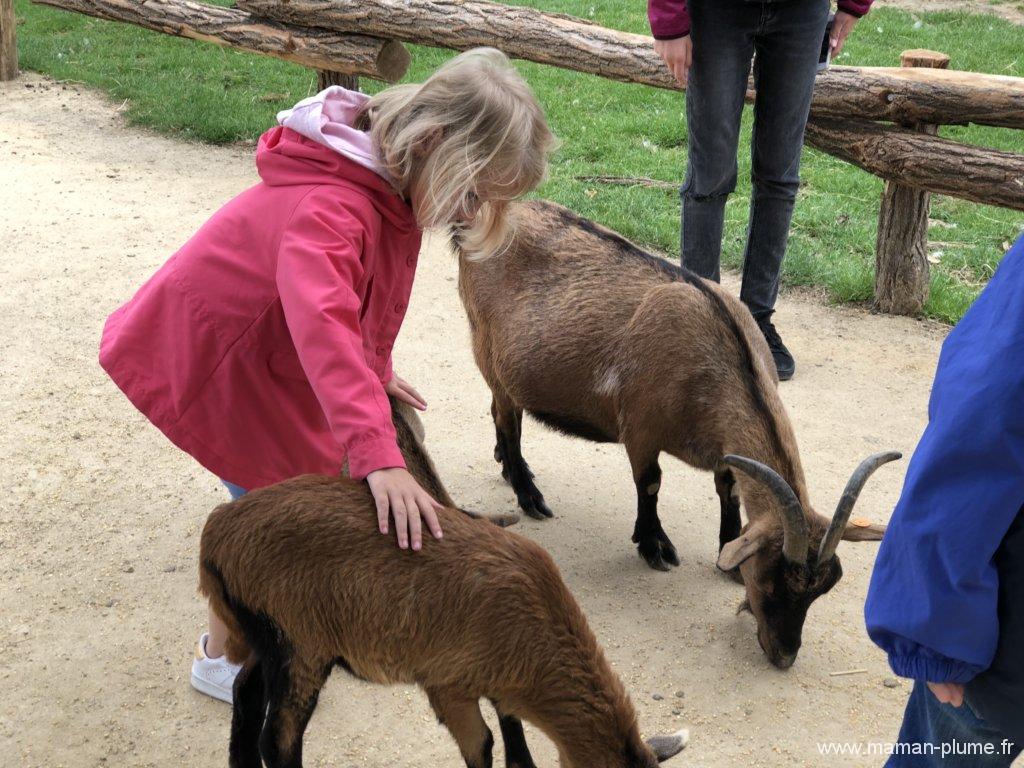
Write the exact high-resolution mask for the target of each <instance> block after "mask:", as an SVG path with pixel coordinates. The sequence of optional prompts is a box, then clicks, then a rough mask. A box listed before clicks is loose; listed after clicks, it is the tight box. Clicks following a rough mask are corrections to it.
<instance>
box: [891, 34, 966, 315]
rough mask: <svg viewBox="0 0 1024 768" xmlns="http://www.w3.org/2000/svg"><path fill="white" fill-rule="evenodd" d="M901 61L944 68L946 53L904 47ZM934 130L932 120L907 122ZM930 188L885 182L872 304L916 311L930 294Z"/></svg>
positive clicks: (899, 312) (894, 310)
mask: <svg viewBox="0 0 1024 768" xmlns="http://www.w3.org/2000/svg"><path fill="white" fill-rule="evenodd" d="M900 63H901V65H902V66H904V67H930V68H932V69H946V67H948V66H949V56H947V55H946V54H944V53H937V52H936V51H926V50H912V51H904V52H903V55H902V56H901V57H900ZM907 127H910V128H914V129H915V130H917V131H920V132H921V133H927V134H931V135H933V136H934V135H936V134H937V133H938V130H939V127H938V126H937V125H933V124H931V123H917V124H914V125H908V126H907ZM931 197H932V196H931V192H924V191H922V190H919V189H913V188H911V187H904V186H902V185H900V184H897V183H896V182H893V181H887V182H885V190H884V191H883V192H882V206H881V210H880V211H879V213H878V239H877V241H876V242H875V305H876V306H877V307H878V309H880V310H881V311H883V312H888V313H890V314H894V315H918V314H920V313H921V310H922V309H923V308H924V303H925V302H926V301H927V300H928V290H929V278H930V275H929V268H928V213H929V211H930V210H931Z"/></svg>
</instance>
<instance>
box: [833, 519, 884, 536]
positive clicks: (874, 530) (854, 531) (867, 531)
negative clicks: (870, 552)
mask: <svg viewBox="0 0 1024 768" xmlns="http://www.w3.org/2000/svg"><path fill="white" fill-rule="evenodd" d="M884 535H885V526H884V525H879V524H878V523H870V522H868V521H867V520H865V519H863V518H856V519H854V520H853V521H851V522H850V523H849V524H848V525H847V526H846V530H844V531H843V541H881V540H882V536H884Z"/></svg>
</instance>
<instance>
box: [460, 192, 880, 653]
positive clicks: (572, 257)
mask: <svg viewBox="0 0 1024 768" xmlns="http://www.w3.org/2000/svg"><path fill="white" fill-rule="evenodd" d="M515 215H516V222H517V225H516V227H517V228H516V234H515V237H514V239H513V241H512V243H511V245H510V247H509V249H508V250H507V251H505V252H504V253H502V254H500V255H497V256H495V257H492V258H489V259H481V260H477V259H473V258H472V257H471V256H469V255H467V254H466V253H464V252H460V260H459V291H460V294H461V296H462V301H463V304H464V305H465V307H466V312H467V315H468V317H469V325H470V330H471V333H472V338H473V352H474V355H475V357H476V362H477V365H478V366H479V368H480V371H481V373H483V376H484V379H486V381H487V383H488V385H489V386H490V388H491V393H492V396H493V400H492V405H491V413H492V415H493V417H494V424H495V428H496V430H497V446H496V447H495V453H494V456H495V459H496V460H497V461H498V462H499V463H500V464H501V465H502V475H503V476H504V477H505V478H506V479H507V480H508V481H509V483H510V484H511V485H512V488H513V489H514V491H515V493H516V496H517V498H518V501H519V505H520V507H521V508H522V509H523V511H524V512H526V513H527V514H528V515H530V516H532V517H536V518H543V517H551V516H552V513H551V511H550V509H548V507H547V505H546V504H545V502H544V497H543V495H542V494H541V492H540V491H539V490H538V488H537V486H536V485H535V483H534V481H533V478H534V475H533V473H532V472H531V471H530V468H529V466H528V465H527V464H526V462H525V460H524V459H523V455H522V449H521V446H520V439H521V434H522V415H523V411H524V410H525V411H527V412H529V413H530V414H532V415H533V416H534V417H536V418H537V419H538V420H539V421H541V422H543V423H546V424H548V425H549V426H552V427H554V428H555V429H558V430H560V431H562V432H565V433H567V434H570V435H575V436H578V437H583V438H586V439H589V440H594V441H597V442H612V443H614V442H619V443H622V444H623V445H624V446H625V448H626V452H627V454H628V456H629V461H630V464H631V466H632V469H633V480H634V482H635V484H636V491H637V518H636V525H635V528H634V531H633V541H634V542H636V543H637V545H638V548H639V551H640V554H641V556H642V557H643V558H644V559H645V560H646V561H647V563H648V564H649V565H650V566H651V567H652V568H657V569H659V570H668V569H669V565H678V564H679V559H678V556H677V554H676V550H675V547H674V546H673V545H672V542H671V541H670V540H669V538H668V536H667V535H666V534H665V531H664V530H663V529H662V526H661V522H660V520H659V519H658V511H657V502H658V491H659V488H660V486H661V469H660V467H659V465H658V458H659V455H660V454H661V453H662V452H665V453H669V454H671V455H672V456H675V457H676V458H678V459H681V460H682V461H684V462H686V463H687V464H690V465H691V466H694V467H696V468H698V469H703V470H709V471H712V472H714V474H715V488H716V490H717V491H718V496H719V499H720V502H721V527H720V532H719V559H718V566H719V567H720V568H721V569H722V570H725V571H730V572H733V573H734V574H735V569H737V568H738V569H739V571H738V572H739V577H740V578H742V581H743V583H744V584H745V586H746V590H747V600H746V602H745V603H744V607H746V608H749V609H750V611H751V612H752V613H753V614H754V616H755V618H756V620H757V625H758V632H757V634H758V640H759V642H760V643H761V647H762V648H763V649H764V651H765V652H766V653H767V654H768V656H769V658H770V659H771V661H772V663H773V664H775V665H776V666H778V667H783V668H785V667H788V666H789V665H791V664H792V663H793V661H794V660H795V659H796V655H797V651H798V650H799V647H800V638H801V633H802V629H803V624H804V620H805V618H806V616H807V609H808V607H809V606H810V603H811V602H812V601H813V600H815V599H816V598H817V597H819V596H820V595H822V594H824V593H825V592H828V591H829V590H830V589H831V588H832V587H833V585H835V583H836V582H837V581H838V580H839V578H840V576H841V575H842V570H841V568H840V565H839V560H838V558H836V557H835V551H836V546H837V545H838V543H839V540H840V538H843V539H848V540H857V541H866V540H878V539H880V538H881V537H882V533H883V532H884V528H882V527H880V526H870V527H866V528H864V527H856V526H849V527H848V522H849V519H850V513H851V512H852V510H853V505H854V502H855V501H856V498H857V495H858V494H859V492H860V490H861V488H862V487H863V485H864V482H865V481H866V480H867V478H868V476H869V475H870V474H871V473H872V472H873V471H874V470H875V469H876V468H877V467H879V466H880V465H881V464H883V463H885V462H887V461H892V460H894V459H897V458H899V454H897V453H886V454H877V455H875V456H872V457H870V458H869V459H867V460H865V461H864V462H863V463H862V464H861V466H860V467H859V468H858V469H857V471H856V472H855V473H854V475H853V477H852V478H851V479H850V482H849V484H848V485H847V488H846V491H845V492H844V494H843V497H842V501H841V502H840V504H839V506H838V508H837V510H836V513H835V515H834V516H833V518H832V520H831V521H829V520H828V519H826V518H824V517H822V516H821V515H819V514H817V513H816V512H815V511H814V510H813V508H812V507H811V505H810V500H809V499H808V493H807V484H806V482H805V480H804V473H803V468H802V467H801V465H800V454H799V451H798V449H797V443H796V438H795V436H794V434H793V428H792V426H791V425H790V421H789V417H788V416H787V415H786V410H785V408H784V407H783V404H782V400H781V399H780V398H779V395H778V390H777V387H778V377H777V374H776V371H775V365H774V363H773V361H772V357H771V353H770V351H769V349H768V345H767V343H766V342H765V341H764V338H763V336H762V335H761V333H760V332H759V331H758V329H757V326H756V324H755V323H754V320H753V318H752V317H751V315H750V312H749V311H748V310H747V309H746V307H745V306H744V305H743V304H742V303H741V302H740V301H739V300H738V299H736V298H734V297H733V296H731V295H730V294H729V293H727V292H726V291H724V290H722V288H721V287H719V286H718V285H717V284H715V283H713V282H710V281H707V280H703V279H701V278H699V277H697V276H696V275H694V274H693V273H691V272H688V271H687V270H684V269H681V268H679V267H676V266H674V265H672V264H669V263H668V262H666V261H664V260H663V259H660V258H657V257H655V256H652V255H651V254H648V253H647V252H645V251H643V250H642V249H640V248H638V247H637V246H635V245H633V244H632V243H630V242H628V241H627V240H625V239H623V238H622V237H620V236H619V235H617V234H615V233H614V232H611V231H610V230H607V229H604V228H603V227H600V226H597V225H596V224H594V223H593V222H590V221H588V220H586V219H583V218H581V217H579V216H577V215H576V214H574V213H572V212H571V211H569V210H568V209H566V208H563V207H561V206H558V205H555V204H554V203H549V202H544V201H533V202H529V203H523V204H520V205H519V206H518V207H517V209H516V214H515ZM453 242H454V243H455V245H456V248H457V249H458V233H457V232H456V233H455V235H454V237H453ZM734 470H739V472H735V471H734ZM741 499H742V502H743V506H744V508H745V510H746V514H747V521H748V522H747V524H746V525H745V526H742V527H741V520H740V500H741Z"/></svg>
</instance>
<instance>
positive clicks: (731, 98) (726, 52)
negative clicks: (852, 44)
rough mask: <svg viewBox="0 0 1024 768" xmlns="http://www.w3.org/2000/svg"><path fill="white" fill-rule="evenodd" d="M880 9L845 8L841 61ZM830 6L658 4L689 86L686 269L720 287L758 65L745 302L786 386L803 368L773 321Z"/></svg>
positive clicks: (656, 28)
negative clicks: (852, 35) (746, 105)
mask: <svg viewBox="0 0 1024 768" xmlns="http://www.w3.org/2000/svg"><path fill="white" fill-rule="evenodd" d="M869 5H870V0H840V3H839V6H840V10H839V13H837V14H836V21H835V24H834V26H833V31H832V35H831V39H830V45H831V48H832V53H833V55H836V54H838V52H839V51H840V50H841V49H842V45H843V43H844V41H845V40H846V36H847V35H848V34H849V32H850V30H851V29H852V28H853V25H854V24H855V23H856V21H857V18H858V17H859V16H861V15H862V14H863V13H866V12H867V9H868V6H869ZM829 7H830V4H829V0H648V16H649V18H650V21H651V30H652V32H653V33H654V37H655V38H656V40H655V50H656V51H657V52H658V54H659V55H660V56H661V57H662V59H664V61H665V63H666V64H667V66H668V67H669V69H670V70H671V71H672V72H673V73H674V75H675V76H676V79H678V80H679V82H680V84H682V85H684V86H686V89H687V90H686V119H687V124H688V128H689V162H688V165H687V171H686V180H685V182H684V184H683V187H682V202H683V214H682V249H681V250H682V263H683V266H684V267H687V268H688V269H690V270H692V271H693V272H696V273H697V274H698V275H700V276H701V277H705V278H707V279H709V280H715V281H716V282H717V281H718V280H719V259H720V255H721V248H722V227H723V223H724V219H725V202H726V199H727V198H728V196H729V193H731V192H732V191H733V190H734V189H735V187H736V148H737V143H738V141H739V129H740V116H741V114H742V112H743V102H744V96H745V94H746V90H747V78H748V76H749V74H750V69H751V59H752V58H753V70H754V83H755V87H756V89H757V98H756V100H755V102H754V130H753V139H752V141H751V159H752V172H751V180H752V183H753V195H752V196H751V201H750V222H749V225H748V229H747V245H746V250H745V251H744V254H743V287H742V289H741V291H740V299H741V300H742V301H743V302H744V303H745V304H746V305H747V307H749V309H750V312H751V314H753V316H754V319H755V320H756V321H757V324H758V326H759V327H760V328H761V331H762V332H763V333H764V336H765V339H767V341H768V345H769V347H771V350H772V355H773V357H774V358H775V365H776V367H777V368H778V372H779V378H780V379H782V380H786V379H789V378H792V376H793V373H794V371H795V369H796V364H795V362H794V360H793V356H792V355H791V354H790V352H789V350H788V349H787V348H786V345H785V344H783V342H782V339H781V338H780V337H779V334H778V332H777V331H776V330H775V326H774V325H773V324H772V320H771V318H772V313H773V312H774V310H775V300H776V298H777V296H778V292H779V271H780V269H781V267H782V258H783V256H784V255H785V252H786V243H787V241H788V239H789V225H790V220H791V219H792V215H793V203H794V201H795V200H796V193H797V189H798V188H799V186H800V151H801V149H802V148H803V138H804V126H805V124H806V122H807V115H808V112H809V110H810V103H811V92H812V90H813V88H814V77H815V73H816V71H817V67H818V59H819V56H820V53H821V47H822V40H823V38H824V34H825V25H826V22H827V21H828V16H829Z"/></svg>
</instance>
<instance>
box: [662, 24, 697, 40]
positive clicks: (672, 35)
mask: <svg viewBox="0 0 1024 768" xmlns="http://www.w3.org/2000/svg"><path fill="white" fill-rule="evenodd" d="M688 34H690V25H689V24H688V23H687V24H686V25H685V26H684V28H683V31H682V32H663V33H659V34H657V35H653V37H654V39H655V40H678V39H679V38H681V37H686V36H687V35H688Z"/></svg>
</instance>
